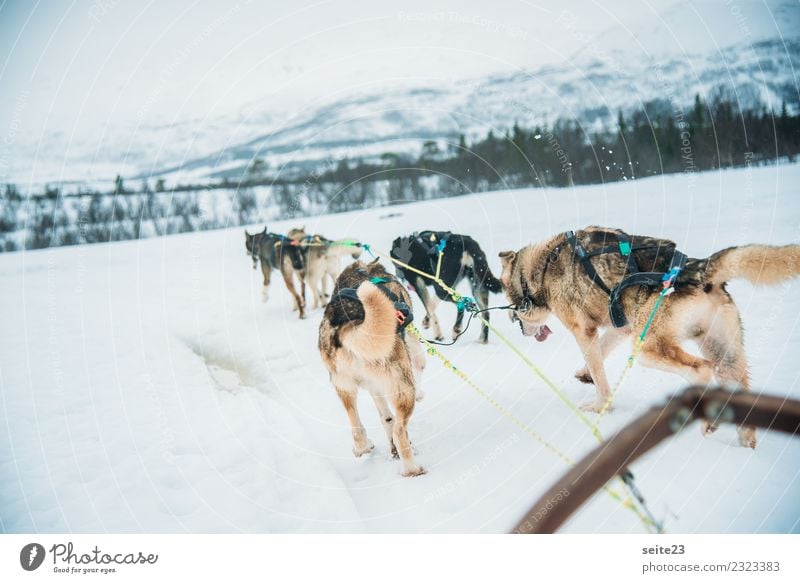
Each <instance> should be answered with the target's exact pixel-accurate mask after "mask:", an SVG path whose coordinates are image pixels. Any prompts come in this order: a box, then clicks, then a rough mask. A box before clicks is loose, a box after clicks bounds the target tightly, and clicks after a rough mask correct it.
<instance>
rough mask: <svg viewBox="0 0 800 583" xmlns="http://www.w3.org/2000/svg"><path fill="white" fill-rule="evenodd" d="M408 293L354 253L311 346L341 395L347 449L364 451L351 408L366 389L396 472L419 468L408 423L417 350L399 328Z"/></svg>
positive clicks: (419, 361) (420, 363)
mask: <svg viewBox="0 0 800 583" xmlns="http://www.w3.org/2000/svg"><path fill="white" fill-rule="evenodd" d="M410 303H411V300H410V298H409V297H408V293H407V292H406V290H405V289H404V288H403V286H402V285H401V284H400V282H399V281H397V279H395V278H394V277H393V276H391V275H389V274H388V273H387V272H386V270H385V269H384V268H383V266H382V265H381V264H380V263H378V262H377V260H375V261H373V262H371V263H363V262H361V261H356V262H354V263H352V264H351V265H349V266H348V267H346V268H345V269H344V271H342V273H341V275H340V276H339V278H338V279H337V281H336V286H335V287H334V289H333V294H332V296H331V300H330V302H329V303H328V305H327V307H326V308H325V312H324V314H323V317H322V323H321V324H320V327H319V351H320V354H321V356H322V360H323V362H324V363H325V366H326V367H327V368H328V371H329V373H330V379H331V382H332V383H333V386H334V388H335V389H336V393H337V394H338V395H339V398H340V399H341V400H342V405H344V408H345V411H346V412H347V416H348V418H349V419H350V425H351V427H352V432H353V453H354V454H355V455H356V457H360V456H362V455H364V454H365V453H368V452H370V451H372V449H373V447H374V446H373V444H372V442H371V441H370V440H369V438H368V437H367V433H366V431H365V429H364V426H363V425H362V423H361V419H360V418H359V416H358V410H357V409H356V395H357V393H358V389H359V388H363V389H365V390H367V391H368V392H369V393H370V396H371V397H372V400H373V401H374V402H375V406H376V407H377V409H378V414H379V415H380V419H381V423H382V424H383V427H384V429H385V431H386V436H387V437H388V439H389V447H390V449H391V452H392V455H393V456H394V457H399V458H400V460H401V461H402V464H403V475H404V476H418V475H420V474H422V473H424V472H425V470H423V469H422V468H421V467H420V466H419V464H417V462H416V460H415V459H414V454H413V452H412V449H411V443H410V442H409V440H408V429H407V427H408V423H409V420H410V419H411V414H412V413H413V412H414V403H415V400H418V398H419V397H420V394H419V393H418V391H417V389H416V384H417V378H416V377H417V376H418V375H420V374H421V373H422V369H423V368H424V366H425V355H424V353H423V351H422V347H421V346H420V344H419V342H418V341H417V339H416V338H414V337H413V336H411V335H410V334H407V333H406V332H405V326H406V325H407V324H408V323H409V322H410V321H411V319H413V315H412V314H411V311H410V309H409V305H410Z"/></svg>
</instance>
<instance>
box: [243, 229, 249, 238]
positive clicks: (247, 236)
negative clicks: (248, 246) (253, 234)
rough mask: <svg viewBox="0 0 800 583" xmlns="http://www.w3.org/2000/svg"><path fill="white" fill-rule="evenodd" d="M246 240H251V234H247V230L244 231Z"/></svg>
mask: <svg viewBox="0 0 800 583" xmlns="http://www.w3.org/2000/svg"><path fill="white" fill-rule="evenodd" d="M244 238H245V239H249V238H250V233H248V232H247V229H245V230H244Z"/></svg>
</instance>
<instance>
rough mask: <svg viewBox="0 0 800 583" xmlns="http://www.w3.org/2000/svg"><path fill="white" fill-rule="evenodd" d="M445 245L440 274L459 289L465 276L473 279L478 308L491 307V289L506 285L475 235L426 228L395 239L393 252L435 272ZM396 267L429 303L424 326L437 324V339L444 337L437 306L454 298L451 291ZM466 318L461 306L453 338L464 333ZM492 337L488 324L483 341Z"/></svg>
mask: <svg viewBox="0 0 800 583" xmlns="http://www.w3.org/2000/svg"><path fill="white" fill-rule="evenodd" d="M441 247H443V249H442V264H441V268H440V272H439V277H441V279H442V281H443V282H444V283H445V284H446V285H448V286H449V287H451V288H453V289H455V287H456V286H457V285H458V284H459V283H461V281H462V280H463V279H464V278H467V279H469V282H470V285H471V286H472V297H473V298H475V303H476V304H477V305H478V308H479V309H485V308H488V307H489V292H491V293H496V294H499V293H500V292H501V291H502V286H501V285H500V281H499V280H498V279H497V278H496V277H495V276H494V275H493V274H492V271H491V269H489V262H488V261H487V260H486V254H485V253H484V252H483V250H482V249H481V247H480V245H478V243H477V241H475V240H474V239H473V238H472V237H468V236H467V235H457V234H455V233H450V232H447V231H422V232H421V233H414V234H412V235H411V236H408V237H398V238H397V239H395V240H394V242H393V243H392V249H391V251H390V252H389V255H391V257H393V258H394V259H397V260H398V261H402V262H403V263H406V264H408V265H410V266H411V267H413V268H414V269H417V270H419V271H422V272H424V273H429V274H431V275H435V274H436V266H437V263H438V259H439V248H441ZM396 269H397V273H398V275H399V276H400V277H401V278H402V279H404V280H405V281H407V282H408V283H410V284H411V286H412V287H413V288H414V291H415V292H416V293H417V295H418V296H419V299H420V300H422V304H423V305H424V306H425V312H426V316H425V318H424V319H423V320H422V327H423V328H426V329H427V328H429V327H430V326H431V325H433V332H434V334H435V336H436V340H438V341H441V340H444V335H443V334H442V329H441V327H440V326H439V319H438V318H437V317H436V307H437V305H438V304H439V301H440V300H445V301H449V302H452V301H453V299H452V297H451V296H450V294H449V293H448V292H447V291H446V290H444V289H443V288H442V287H441V286H440V285H438V284H436V283H434V282H433V280H431V279H429V278H427V277H423V276H421V275H419V274H418V273H414V272H413V271H411V270H410V269H407V268H405V267H403V266H402V265H397V266H396ZM428 286H430V287H432V288H433V291H434V294H431V293H430V290H429V289H428ZM484 318H485V319H486V320H489V312H485V313H484ZM463 320H464V310H463V309H459V310H458V313H457V315H456V322H455V325H454V326H453V333H452V334H453V335H452V338H453V340H455V339H456V338H458V336H459V334H461V324H462V322H463ZM488 339H489V328H488V327H487V326H486V324H484V325H483V329H482V330H481V336H480V341H481V342H482V343H484V344H485V343H486V342H488Z"/></svg>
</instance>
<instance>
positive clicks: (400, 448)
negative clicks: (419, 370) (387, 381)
mask: <svg viewBox="0 0 800 583" xmlns="http://www.w3.org/2000/svg"><path fill="white" fill-rule="evenodd" d="M397 380H398V382H397V384H396V385H395V386H396V387H397V390H396V391H395V392H393V393H392V395H391V398H392V405H394V410H395V411H396V413H397V414H396V417H395V420H394V424H393V427H392V441H393V442H394V444H395V445H396V446H397V453H398V454H399V455H400V459H401V460H402V462H403V475H404V476H406V477H412V476H419V475H420V474H424V473H425V470H424V469H423V468H422V467H421V466H420V465H419V464H417V461H416V460H415V459H414V452H413V451H412V449H411V442H410V441H409V439H408V422H409V420H410V419H411V414H412V413H413V412H414V386H413V385H412V384H410V383H409V382H408V380H406V379H397Z"/></svg>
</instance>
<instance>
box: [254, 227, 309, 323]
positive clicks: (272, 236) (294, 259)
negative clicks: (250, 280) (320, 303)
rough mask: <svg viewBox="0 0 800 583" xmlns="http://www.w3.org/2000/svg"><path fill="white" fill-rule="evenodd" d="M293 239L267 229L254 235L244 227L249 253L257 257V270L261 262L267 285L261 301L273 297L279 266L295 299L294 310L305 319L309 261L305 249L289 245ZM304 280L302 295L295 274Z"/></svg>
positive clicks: (284, 280)
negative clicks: (273, 277) (273, 279)
mask: <svg viewBox="0 0 800 583" xmlns="http://www.w3.org/2000/svg"><path fill="white" fill-rule="evenodd" d="M289 243H290V241H288V240H287V239H286V237H284V236H283V235H278V234H276V233H267V228H266V227H264V230H263V231H261V232H260V233H255V234H253V235H251V234H250V233H248V232H247V229H245V230H244V244H245V248H246V249H247V254H248V255H249V256H250V258H251V259H252V260H253V269H256V267H257V265H258V264H259V263H260V264H261V273H262V274H263V276H264V287H263V288H262V289H261V301H263V302H266V301H267V300H268V299H269V283H270V277H271V274H272V270H273V269H277V270H278V271H280V272H281V275H282V276H283V282H284V283H285V284H286V289H288V290H289V293H290V294H292V298H293V299H294V309H296V310H298V312H299V313H300V318H305V317H306V314H305V280H304V274H305V264H304V258H303V254H302V251H301V249H300V248H299V247H296V246H294V245H291V244H289ZM295 276H296V277H297V279H298V280H299V282H300V289H301V293H300V294H298V293H297V290H296V289H295V287H294V277H295Z"/></svg>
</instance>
